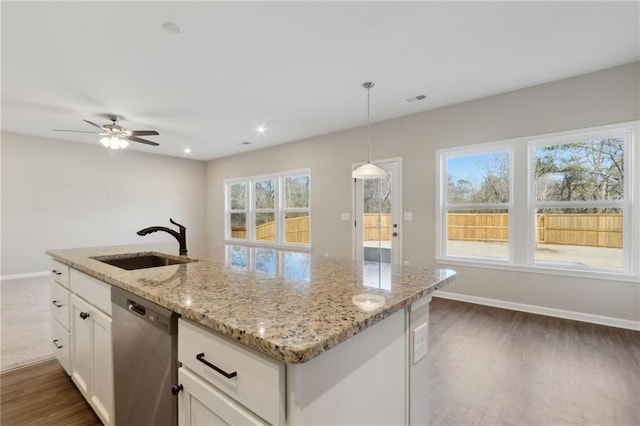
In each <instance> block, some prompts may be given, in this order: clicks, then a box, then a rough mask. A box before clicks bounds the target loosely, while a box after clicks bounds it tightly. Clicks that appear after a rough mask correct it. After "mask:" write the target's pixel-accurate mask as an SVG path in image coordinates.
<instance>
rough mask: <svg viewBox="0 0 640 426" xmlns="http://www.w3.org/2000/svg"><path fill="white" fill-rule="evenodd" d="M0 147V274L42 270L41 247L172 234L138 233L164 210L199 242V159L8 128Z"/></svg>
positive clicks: (163, 218)
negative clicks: (185, 227) (0, 169)
mask: <svg viewBox="0 0 640 426" xmlns="http://www.w3.org/2000/svg"><path fill="white" fill-rule="evenodd" d="M1 148H2V151H1V155H2V163H1V165H2V171H1V173H2V266H1V270H0V272H1V275H2V276H8V275H14V274H23V273H33V272H41V271H46V270H48V269H49V266H48V258H47V256H46V254H45V250H47V249H55V248H70V247H82V246H98V245H118V244H129V243H139V242H142V241H144V242H147V241H148V242H153V241H170V240H174V239H173V237H171V236H169V235H168V234H165V233H155V234H151V235H148V236H146V237H144V238H143V237H139V236H138V235H136V231H137V230H138V229H141V228H143V227H146V226H150V225H164V226H171V225H170V224H169V217H170V216H171V217H173V218H174V220H176V221H177V222H180V223H183V224H184V225H185V226H187V228H188V233H189V234H188V235H189V239H190V241H191V242H195V241H197V240H200V241H204V230H205V224H204V217H205V216H204V213H205V207H204V206H205V203H204V199H205V170H206V167H205V163H204V162H202V161H193V160H187V159H180V158H172V157H164V156H159V155H152V154H146V153H141V152H136V151H133V150H125V151H116V152H114V151H111V150H107V149H105V148H103V147H102V146H100V145H89V144H80V143H73V142H65V141H60V140H56V139H47V138H38V137H34V136H27V135H21V134H15V133H8V132H2V146H1ZM174 241H175V240H174ZM177 251H178V245H177V242H176V253H177Z"/></svg>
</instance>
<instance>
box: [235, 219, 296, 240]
mask: <svg viewBox="0 0 640 426" xmlns="http://www.w3.org/2000/svg"><path fill="white" fill-rule="evenodd" d="M284 226H285V242H287V243H294V244H309V216H301V217H292V218H289V219H286V220H285V225H284ZM275 236H276V227H275V223H274V222H267V223H263V224H262V225H258V226H256V240H258V241H275ZM231 238H247V230H246V229H244V228H231Z"/></svg>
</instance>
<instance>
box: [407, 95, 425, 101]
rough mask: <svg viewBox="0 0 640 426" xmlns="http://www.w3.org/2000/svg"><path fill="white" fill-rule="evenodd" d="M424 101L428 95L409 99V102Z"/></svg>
mask: <svg viewBox="0 0 640 426" xmlns="http://www.w3.org/2000/svg"><path fill="white" fill-rule="evenodd" d="M423 99H427V95H418V96H412V97H410V98H407V102H415V101H421V100H423Z"/></svg>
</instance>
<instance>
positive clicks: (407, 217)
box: [404, 212, 413, 222]
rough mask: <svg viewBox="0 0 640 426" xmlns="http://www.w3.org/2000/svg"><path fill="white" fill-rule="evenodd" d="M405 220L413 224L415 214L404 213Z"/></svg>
mask: <svg viewBox="0 0 640 426" xmlns="http://www.w3.org/2000/svg"><path fill="white" fill-rule="evenodd" d="M404 220H405V221H407V222H411V221H412V220H413V212H404Z"/></svg>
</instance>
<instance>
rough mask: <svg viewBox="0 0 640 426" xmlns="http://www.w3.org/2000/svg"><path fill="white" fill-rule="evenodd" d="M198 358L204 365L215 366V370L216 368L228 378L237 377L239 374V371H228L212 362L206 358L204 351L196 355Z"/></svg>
mask: <svg viewBox="0 0 640 426" xmlns="http://www.w3.org/2000/svg"><path fill="white" fill-rule="evenodd" d="M196 359H197V360H198V361H200V362H201V363H203V364H204V365H206V366H207V367H209V368H213V369H214V370H216V371H217V372H218V373H220V374H222V375H223V376H224V377H226V378H227V379H231V378H233V377H236V376H237V375H238V372H237V371H234V372H233V373H227V372H226V371H224V370H222V369H220V368H218V367H216V366H215V365H213V364H211V363H210V362H209V361H207V360H206V359H204V352H202V353H201V354H198V355H196Z"/></svg>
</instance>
